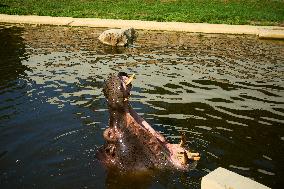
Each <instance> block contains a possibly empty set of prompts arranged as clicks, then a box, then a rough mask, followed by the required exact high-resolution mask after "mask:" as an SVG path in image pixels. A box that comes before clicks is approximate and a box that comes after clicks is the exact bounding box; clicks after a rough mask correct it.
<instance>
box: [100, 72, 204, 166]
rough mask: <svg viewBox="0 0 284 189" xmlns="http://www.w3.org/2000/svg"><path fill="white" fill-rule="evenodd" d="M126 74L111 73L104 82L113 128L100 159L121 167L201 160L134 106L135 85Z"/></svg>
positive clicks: (183, 163)
mask: <svg viewBox="0 0 284 189" xmlns="http://www.w3.org/2000/svg"><path fill="white" fill-rule="evenodd" d="M129 80H130V79H129V77H128V75H127V74H126V73H123V72H120V73H119V74H118V75H114V74H111V75H110V76H109V77H108V79H107V80H106V82H105V85H104V89H103V92H104V95H105V97H106V99H107V102H108V107H109V116H110V118H109V127H108V128H107V129H106V130H105V131H104V134H103V135H104V139H105V141H106V142H105V145H104V146H103V147H101V148H100V150H99V151H98V154H97V155H98V158H99V159H100V160H101V161H102V162H103V163H104V164H105V165H106V166H108V167H114V168H118V169H120V170H147V169H154V168H158V169H164V168H169V169H172V168H176V169H180V170H188V169H189V160H190V159H191V160H194V159H199V157H195V156H198V154H194V153H189V152H188V151H187V150H186V149H185V148H183V147H182V145H180V144H170V143H168V142H167V141H166V139H165V138H164V137H163V136H162V135H160V134H159V133H158V132H156V131H155V130H154V129H153V128H152V127H151V126H150V125H149V124H148V123H147V122H146V121H145V120H144V119H143V118H141V117H140V116H139V115H138V114H137V113H136V112H135V111H134V110H133V108H132V107H131V105H130V103H129V101H128V97H129V95H130V90H131V88H132V84H131V83H130V81H129Z"/></svg>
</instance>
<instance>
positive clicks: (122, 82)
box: [103, 72, 133, 110]
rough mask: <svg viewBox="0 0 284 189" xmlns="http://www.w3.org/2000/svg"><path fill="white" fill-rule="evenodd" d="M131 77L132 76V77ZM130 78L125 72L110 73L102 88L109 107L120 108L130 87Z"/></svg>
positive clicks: (122, 106)
mask: <svg viewBox="0 0 284 189" xmlns="http://www.w3.org/2000/svg"><path fill="white" fill-rule="evenodd" d="M132 79H133V78H132ZM130 80H131V78H129V77H128V75H127V74H126V73H125V72H119V73H118V75H115V74H110V75H109V77H108V79H107V80H106V82H105V84H104V88H103V92H104V95H105V97H106V99H107V102H108V105H109V108H110V109H120V110H122V109H123V108H124V106H125V105H127V103H126V101H127V99H128V97H129V95H130V90H131V88H132V84H131V81H130Z"/></svg>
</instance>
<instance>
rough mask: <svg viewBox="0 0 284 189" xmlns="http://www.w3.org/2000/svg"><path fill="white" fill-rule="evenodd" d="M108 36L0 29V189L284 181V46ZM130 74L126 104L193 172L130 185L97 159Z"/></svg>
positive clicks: (277, 184)
mask: <svg viewBox="0 0 284 189" xmlns="http://www.w3.org/2000/svg"><path fill="white" fill-rule="evenodd" d="M102 31H103V29H94V28H93V29H92V28H68V27H51V26H28V25H25V26H20V25H7V24H6V25H5V24H0V188H1V189H2V188H133V187H134V186H135V188H200V181H201V178H202V176H204V175H206V174H207V173H209V172H210V171H212V170H214V169H215V168H217V167H219V166H221V167H224V168H226V169H229V170H232V171H234V172H237V173H239V174H241V175H243V176H246V177H249V178H252V179H253V180H256V181H258V182H260V183H262V184H265V185H267V186H269V187H272V188H281V186H283V184H284V182H283V178H284V172H283V171H284V166H283V165H284V161H283V157H284V153H283V152H284V124H283V123H284V98H283V97H284V63H283V62H284V56H283V55H284V42H283V41H261V40H258V39H257V38H256V37H254V36H230V35H198V34H186V33H163V32H143V31H139V37H138V39H137V42H136V43H135V46H134V47H131V48H119V49H114V48H109V47H104V46H103V45H101V44H100V43H99V42H98V41H97V37H98V35H99V34H100V33H101V32H102ZM118 71H125V72H128V73H135V74H136V75H137V79H136V80H135V81H134V82H133V85H134V88H133V92H132V98H131V100H132V105H133V107H134V108H135V109H136V111H137V112H138V113H139V114H140V115H142V116H143V117H144V118H145V119H146V120H147V121H148V122H149V123H150V124H151V125H152V126H153V127H154V128H155V129H156V130H158V131H160V132H161V133H163V135H165V136H166V138H167V139H168V140H169V141H171V142H176V143H177V142H179V136H180V132H181V131H184V132H185V133H186V136H187V138H188V146H189V147H190V148H191V149H193V150H194V151H198V152H200V153H201V156H202V157H201V160H200V161H199V163H198V165H197V167H196V169H195V170H192V171H190V172H188V173H173V172H161V173H156V174H154V175H141V176H136V177H131V176H126V175H120V174H118V173H114V172H108V170H105V168H104V167H103V166H102V165H101V164H100V163H99V162H98V161H97V160H96V159H95V152H96V150H97V148H98V147H99V146H101V145H102V144H103V142H104V141H103V137H102V132H103V130H104V129H105V128H106V127H107V124H108V111H107V105H106V102H105V99H104V97H103V95H102V92H101V89H102V84H103V81H104V79H105V78H106V77H107V75H108V74H109V73H112V72H118Z"/></svg>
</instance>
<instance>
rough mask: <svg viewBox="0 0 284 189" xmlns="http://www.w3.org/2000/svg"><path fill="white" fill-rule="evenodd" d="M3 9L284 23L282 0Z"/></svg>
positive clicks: (78, 2) (9, 6)
mask: <svg viewBox="0 0 284 189" xmlns="http://www.w3.org/2000/svg"><path fill="white" fill-rule="evenodd" d="M0 13H2V14H20V15H45V16H47V15H48V16H68V17H80V18H85V17H90V18H94V17H95V18H114V19H131V20H133V19H135V20H155V21H179V22H206V23H225V24H252V25H283V23H284V1H283V0H270V1H268V0H159V1H158V0H145V1H139V0H115V1H113V0H0Z"/></svg>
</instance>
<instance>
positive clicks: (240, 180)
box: [201, 167, 270, 189]
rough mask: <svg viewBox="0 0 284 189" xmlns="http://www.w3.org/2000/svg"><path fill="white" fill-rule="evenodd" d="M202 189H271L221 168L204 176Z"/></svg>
mask: <svg viewBox="0 0 284 189" xmlns="http://www.w3.org/2000/svg"><path fill="white" fill-rule="evenodd" d="M201 189H270V188H269V187H267V186H264V185H263V184H260V183H258V182H256V181H253V180H251V179H249V178H247V177H244V176H241V175H239V174H237V173H234V172H232V171H229V170H227V169H224V168H222V167H219V168H217V169H215V170H214V171H212V172H211V173H209V174H208V175H206V176H204V177H203V178H202V181H201Z"/></svg>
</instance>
